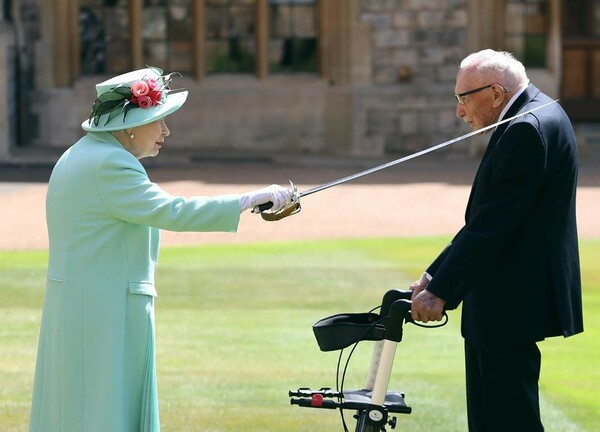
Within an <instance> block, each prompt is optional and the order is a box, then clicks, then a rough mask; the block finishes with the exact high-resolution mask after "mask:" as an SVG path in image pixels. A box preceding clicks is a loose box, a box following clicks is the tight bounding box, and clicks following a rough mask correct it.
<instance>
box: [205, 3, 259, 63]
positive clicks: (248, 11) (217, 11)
mask: <svg viewBox="0 0 600 432" xmlns="http://www.w3.org/2000/svg"><path fill="white" fill-rule="evenodd" d="M254 3H255V2H254V0H207V1H206V57H205V58H206V72H207V73H209V74H210V73H254V70H255V61H256V47H255V29H256V23H255V16H256V13H255V4H254Z"/></svg>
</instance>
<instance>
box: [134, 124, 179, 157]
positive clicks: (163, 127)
mask: <svg viewBox="0 0 600 432" xmlns="http://www.w3.org/2000/svg"><path fill="white" fill-rule="evenodd" d="M126 132H127V136H126V137H125V139H126V141H127V144H126V145H124V146H125V148H126V149H127V150H128V151H129V152H130V153H131V154H133V155H134V156H135V157H136V158H138V159H142V158H145V157H154V156H156V155H158V152H159V151H160V149H161V147H162V146H163V144H164V142H165V138H166V137H168V136H169V135H170V134H171V131H169V128H168V127H167V123H166V122H165V119H164V118H162V119H160V120H156V121H154V122H152V123H148V124H145V125H142V126H138V127H135V128H132V129H127V131H126ZM132 135H133V138H131V136H132Z"/></svg>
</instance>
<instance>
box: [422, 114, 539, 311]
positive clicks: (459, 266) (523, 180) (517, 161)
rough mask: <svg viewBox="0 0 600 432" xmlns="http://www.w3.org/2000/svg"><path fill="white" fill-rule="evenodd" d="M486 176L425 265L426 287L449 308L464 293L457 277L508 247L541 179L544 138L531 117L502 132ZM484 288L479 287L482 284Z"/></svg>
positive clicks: (470, 272) (466, 275) (485, 266)
mask: <svg viewBox="0 0 600 432" xmlns="http://www.w3.org/2000/svg"><path fill="white" fill-rule="evenodd" d="M489 163H490V164H491V165H490V168H489V172H490V174H489V175H490V177H489V179H486V180H485V184H482V185H478V186H477V187H478V188H481V191H478V192H477V199H476V202H474V203H473V208H472V209H471V212H470V213H471V214H470V215H469V219H468V221H467V223H466V224H465V226H464V227H463V229H462V230H461V231H460V232H459V233H458V234H457V235H456V237H455V238H454V239H453V241H452V243H451V246H450V247H448V248H446V250H445V251H444V252H442V254H441V255H440V257H439V258H438V259H436V261H434V263H433V264H432V266H431V268H432V271H433V272H434V274H433V280H432V281H431V283H430V284H429V286H428V288H427V289H428V290H429V291H431V292H432V293H434V294H435V295H437V296H438V297H440V298H442V299H444V300H445V301H446V304H447V305H446V307H447V308H448V309H453V308H456V307H457V306H458V304H460V302H461V301H462V300H463V298H464V297H465V296H466V294H467V289H468V288H465V287H470V286H471V284H466V283H462V282H463V281H465V280H466V279H467V278H469V277H471V276H474V275H477V273H478V272H485V271H489V269H490V268H491V266H492V265H493V264H494V263H497V262H498V260H499V258H501V256H502V254H503V253H504V252H506V251H507V250H508V248H510V247H511V243H512V242H513V240H514V239H515V238H516V236H517V235H518V232H519V228H520V226H521V224H522V222H523V219H524V218H525V217H527V215H528V212H529V210H530V208H531V205H532V203H533V202H534V200H535V197H536V195H537V194H538V193H539V191H540V188H541V187H542V184H543V179H544V172H545V166H546V148H545V143H544V140H543V138H542V136H541V135H540V133H539V131H538V129H537V128H536V127H535V126H534V125H533V124H531V123H528V122H518V123H516V124H514V125H512V126H511V127H510V128H508V129H507V131H506V132H505V133H504V135H503V137H502V138H501V139H500V141H499V142H498V143H497V144H496V148H495V149H494V150H493V154H492V159H491V161H490V162H489ZM482 289H484V288H482Z"/></svg>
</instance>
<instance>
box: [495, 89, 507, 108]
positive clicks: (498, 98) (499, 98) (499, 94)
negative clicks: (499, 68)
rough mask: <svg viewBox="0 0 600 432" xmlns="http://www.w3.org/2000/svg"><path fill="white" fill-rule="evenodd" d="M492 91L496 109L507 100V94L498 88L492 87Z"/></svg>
mask: <svg viewBox="0 0 600 432" xmlns="http://www.w3.org/2000/svg"><path fill="white" fill-rule="evenodd" d="M492 91H493V92H494V93H493V95H492V98H493V103H494V107H498V106H500V105H502V104H503V103H504V100H505V99H504V98H506V92H504V91H501V90H499V89H498V88H496V86H494V87H492Z"/></svg>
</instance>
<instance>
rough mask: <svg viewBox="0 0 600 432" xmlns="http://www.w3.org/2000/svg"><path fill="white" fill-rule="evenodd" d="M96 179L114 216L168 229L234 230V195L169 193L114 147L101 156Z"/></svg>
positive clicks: (237, 213) (237, 208)
mask: <svg viewBox="0 0 600 432" xmlns="http://www.w3.org/2000/svg"><path fill="white" fill-rule="evenodd" d="M96 181H97V185H98V191H99V194H100V197H101V199H102V200H103V202H104V205H105V206H106V208H107V209H108V212H109V213H110V214H111V215H112V216H113V217H115V218H117V219H121V220H124V221H126V222H130V223H135V224H140V225H146V226H151V227H155V228H160V229H164V230H169V231H204V232H208V231H225V232H235V231H237V227H238V224H239V219H240V204H239V196H238V195H223V196H216V197H191V198H183V197H178V196H172V195H170V194H169V193H167V192H165V191H164V190H163V189H161V188H160V187H159V186H158V185H157V184H155V183H152V182H151V181H150V180H149V178H148V175H147V174H146V171H145V170H144V167H143V166H142V165H141V164H140V163H139V161H138V160H137V159H135V157H133V156H132V155H131V154H129V153H127V152H124V151H121V150H115V151H113V152H110V153H109V154H107V155H106V156H105V157H104V158H102V160H101V161H100V162H99V164H98V165H97V168H96Z"/></svg>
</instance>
